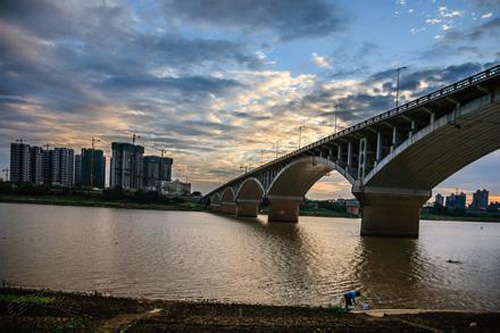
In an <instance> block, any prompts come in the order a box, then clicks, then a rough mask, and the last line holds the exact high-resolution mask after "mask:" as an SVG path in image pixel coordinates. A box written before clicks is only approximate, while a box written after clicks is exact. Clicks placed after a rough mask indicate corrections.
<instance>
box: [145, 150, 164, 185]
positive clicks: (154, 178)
mask: <svg viewBox="0 0 500 333" xmlns="http://www.w3.org/2000/svg"><path fill="white" fill-rule="evenodd" d="M160 165H161V158H160V157H158V156H144V158H143V175H144V180H143V185H144V188H146V189H148V190H151V191H156V189H157V188H158V182H159V180H160Z"/></svg>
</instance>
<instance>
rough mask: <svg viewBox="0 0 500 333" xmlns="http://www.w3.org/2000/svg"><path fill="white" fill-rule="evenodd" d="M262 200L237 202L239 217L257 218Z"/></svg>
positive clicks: (240, 200) (241, 200)
mask: <svg viewBox="0 0 500 333" xmlns="http://www.w3.org/2000/svg"><path fill="white" fill-rule="evenodd" d="M259 203H260V200H251V199H239V200H238V201H237V202H236V205H237V207H238V209H237V216H238V217H257V215H258V214H259Z"/></svg>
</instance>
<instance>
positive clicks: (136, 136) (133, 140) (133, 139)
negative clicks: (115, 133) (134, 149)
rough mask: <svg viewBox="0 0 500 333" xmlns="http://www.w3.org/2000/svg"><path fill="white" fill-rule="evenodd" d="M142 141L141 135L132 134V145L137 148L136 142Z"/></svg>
mask: <svg viewBox="0 0 500 333" xmlns="http://www.w3.org/2000/svg"><path fill="white" fill-rule="evenodd" d="M136 139H142V138H141V136H140V135H136V134H135V132H132V145H134V146H135V140H136Z"/></svg>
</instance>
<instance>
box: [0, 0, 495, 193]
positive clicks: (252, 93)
mask: <svg viewBox="0 0 500 333" xmlns="http://www.w3.org/2000/svg"><path fill="white" fill-rule="evenodd" d="M499 10H500V0H463V1H438V0H436V1H431V0H425V1H424V0H420V1H412V0H399V1H395V0H387V1H385V0H380V1H373V0H366V1H354V0H340V1H326V0H325V1H324V0H316V1H304V0H263V1H259V0H226V1H223V0H203V1H200V0H198V1H194V0H193V1H192V0H178V1H177V0H165V1H155V0H147V1H132V0H130V1H118V0H99V1H92V0H88V1H73V0H64V1H63V0H61V1H56V0H22V1H20V0H3V1H0V78H1V80H0V166H1V167H2V168H3V167H6V166H8V164H9V144H10V142H12V141H13V140H15V139H19V138H23V139H25V140H26V142H27V143H29V144H32V145H44V144H47V143H48V144H50V145H51V146H67V147H73V148H75V150H77V151H79V150H80V149H81V148H82V147H88V146H89V145H90V140H91V137H92V136H96V137H99V138H100V139H101V142H100V144H99V148H102V149H104V151H105V153H106V154H107V156H108V157H109V154H110V146H111V142H112V141H127V142H131V133H132V132H136V133H137V134H138V135H140V136H141V138H140V139H138V141H137V142H138V144H140V145H143V146H145V148H146V153H147V154H156V155H159V151H158V149H162V148H163V149H166V150H167V151H168V155H169V156H170V157H173V158H174V177H178V178H181V179H182V180H184V179H185V178H186V175H187V178H188V180H189V181H190V182H192V183H193V190H200V191H202V192H207V191H208V190H210V189H213V188H214V187H216V186H217V185H218V184H220V183H221V182H223V181H227V180H229V179H231V178H232V177H235V176H236V175H238V174H239V173H240V166H248V167H256V166H258V165H259V164H260V163H261V159H262V160H263V161H268V160H270V159H272V158H274V157H275V144H276V142H278V151H279V153H280V154H283V153H285V152H289V151H291V150H293V149H296V148H297V146H298V140H299V127H300V126H306V127H305V128H304V130H303V133H302V143H303V144H308V143H311V142H313V141H315V140H317V139H320V138H322V137H324V136H326V135H328V134H331V133H332V132H333V126H332V124H333V116H332V110H333V108H334V105H337V104H339V103H340V104H342V107H341V108H339V109H338V117H339V118H338V125H339V129H341V128H343V127H346V126H349V125H352V124H354V123H356V122H359V121H361V120H363V119H365V118H368V117H370V116H373V115H375V114H377V113H380V112H382V111H385V110H387V109H390V108H392V107H393V105H394V95H395V93H394V89H395V79H396V73H395V70H394V69H395V68H397V67H399V66H406V67H407V68H406V69H405V70H403V71H402V72H401V90H402V93H401V98H402V100H403V102H404V101H408V100H411V99H414V98H416V97H418V96H420V95H423V94H426V93H428V92H430V91H432V90H435V89H438V88H440V87H443V86H445V85H447V84H449V83H452V82H454V81H457V80H459V79H461V78H464V77H466V76H469V75H471V74H474V73H476V72H479V71H481V70H483V69H484V68H487V67H491V66H493V65H495V64H499V63H500V16H499V13H498V11H499ZM499 169H500V151H496V152H495V153H493V154H490V155H489V156H486V157H484V158H483V159H481V160H479V161H476V162H475V163H473V164H471V165H469V166H468V167H466V168H465V169H463V170H462V171H460V172H459V173H457V174H455V175H454V176H452V177H451V178H449V179H448V180H446V181H445V182H444V183H442V184H440V186H439V187H438V188H436V189H435V190H434V193H437V192H441V193H444V194H448V193H451V192H454V191H456V190H457V189H458V190H459V191H466V192H467V193H470V192H472V191H475V190H476V189H478V188H481V189H482V188H486V189H489V190H490V191H491V192H492V196H493V197H492V199H493V200H497V201H500V171H499ZM308 197H309V198H319V199H329V198H338V197H351V194H350V185H349V184H348V183H347V181H345V180H343V178H342V177H341V176H340V175H338V174H335V173H332V174H331V175H330V176H328V177H324V178H323V179H321V181H319V182H318V183H317V184H316V185H315V186H314V187H313V188H312V189H311V191H310V192H309V193H308Z"/></svg>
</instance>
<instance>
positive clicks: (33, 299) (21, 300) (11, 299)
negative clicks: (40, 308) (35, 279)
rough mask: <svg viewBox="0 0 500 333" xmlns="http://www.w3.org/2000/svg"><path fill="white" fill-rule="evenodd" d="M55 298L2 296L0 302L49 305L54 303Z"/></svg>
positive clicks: (31, 295)
mask: <svg viewBox="0 0 500 333" xmlns="http://www.w3.org/2000/svg"><path fill="white" fill-rule="evenodd" d="M54 300H55V298H54V297H45V296H38V295H33V294H30V295H15V294H0V302H6V303H10V302H16V303H28V304H49V303H52V302H54Z"/></svg>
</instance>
